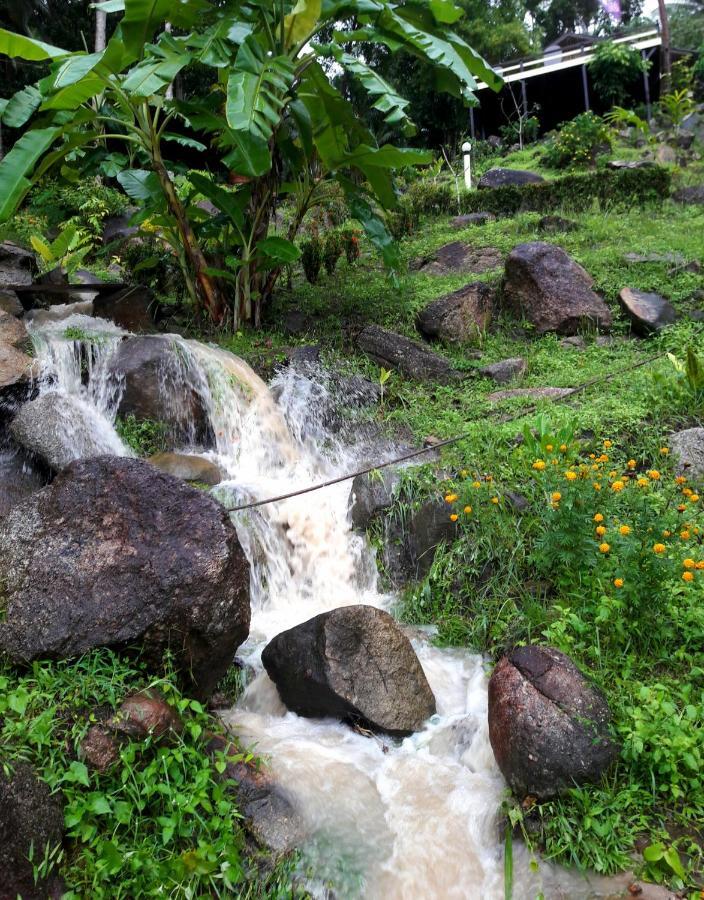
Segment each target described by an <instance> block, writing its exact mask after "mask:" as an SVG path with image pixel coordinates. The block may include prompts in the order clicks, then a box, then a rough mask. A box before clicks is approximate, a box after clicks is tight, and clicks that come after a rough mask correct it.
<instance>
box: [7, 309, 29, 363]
mask: <svg viewBox="0 0 704 900" xmlns="http://www.w3.org/2000/svg"><path fill="white" fill-rule="evenodd" d="M0 344H6V345H8V346H10V347H14V348H15V350H22V351H23V352H24V353H27V352H29V351H30V350H31V349H32V341H31V340H30V337H29V334H28V333H27V329H26V328H25V326H24V323H23V322H22V321H21V320H20V319H18V318H17V317H16V316H14V315H12V314H11V313H9V312H2V311H0Z"/></svg>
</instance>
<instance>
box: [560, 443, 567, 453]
mask: <svg viewBox="0 0 704 900" xmlns="http://www.w3.org/2000/svg"><path fill="white" fill-rule="evenodd" d="M560 453H567V444H560Z"/></svg>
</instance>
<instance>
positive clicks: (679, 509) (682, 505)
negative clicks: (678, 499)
mask: <svg viewBox="0 0 704 900" xmlns="http://www.w3.org/2000/svg"><path fill="white" fill-rule="evenodd" d="M685 509H687V507H686V506H685V505H684V503H680V505H679V506H678V507H677V512H684V511H685Z"/></svg>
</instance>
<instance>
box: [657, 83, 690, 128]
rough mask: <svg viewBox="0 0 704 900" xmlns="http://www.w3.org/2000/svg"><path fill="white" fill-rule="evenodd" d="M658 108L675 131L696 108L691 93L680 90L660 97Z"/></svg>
mask: <svg viewBox="0 0 704 900" xmlns="http://www.w3.org/2000/svg"><path fill="white" fill-rule="evenodd" d="M659 107H660V111H661V112H662V113H663V115H664V116H665V118H666V119H667V121H668V122H669V124H670V126H671V127H672V128H674V129H675V131H677V130H678V129H679V128H680V126H681V125H682V123H683V122H684V120H685V119H686V118H687V116H688V115H689V114H690V113H692V112H694V110H695V109H696V108H697V104H696V103H695V102H694V97H693V96H692V92H691V91H689V90H686V89H682V90H680V91H672V93H670V94H665V95H664V96H663V97H661V98H660V103H659Z"/></svg>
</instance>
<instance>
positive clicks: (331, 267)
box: [323, 231, 344, 275]
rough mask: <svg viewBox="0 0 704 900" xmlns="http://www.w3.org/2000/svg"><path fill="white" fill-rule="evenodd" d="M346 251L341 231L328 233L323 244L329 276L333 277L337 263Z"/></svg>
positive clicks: (324, 259) (326, 269) (324, 258)
mask: <svg viewBox="0 0 704 900" xmlns="http://www.w3.org/2000/svg"><path fill="white" fill-rule="evenodd" d="M343 251H344V244H343V242H342V236H341V235H340V232H339V231H328V233H327V234H326V235H325V241H324V242H323V263H324V265H325V271H326V272H327V273H328V275H332V273H333V272H334V271H335V269H336V267H337V262H338V260H339V259H340V257H341V256H342V253H343Z"/></svg>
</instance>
